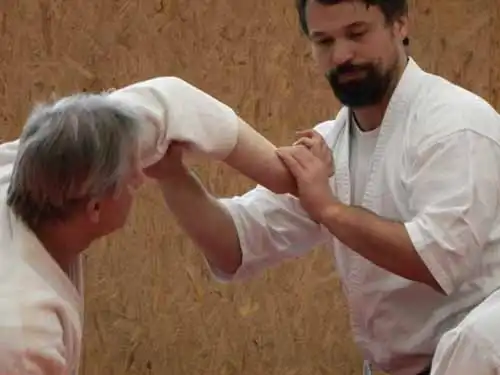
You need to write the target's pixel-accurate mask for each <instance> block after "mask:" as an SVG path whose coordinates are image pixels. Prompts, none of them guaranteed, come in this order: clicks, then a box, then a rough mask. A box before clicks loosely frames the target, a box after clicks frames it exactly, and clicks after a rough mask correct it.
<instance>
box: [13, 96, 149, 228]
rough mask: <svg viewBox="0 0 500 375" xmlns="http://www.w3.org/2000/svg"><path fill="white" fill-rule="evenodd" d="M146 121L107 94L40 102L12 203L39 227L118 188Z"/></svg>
mask: <svg viewBox="0 0 500 375" xmlns="http://www.w3.org/2000/svg"><path fill="white" fill-rule="evenodd" d="M140 124H141V117H140V115H139V113H137V112H135V111H134V110H132V109H131V108H129V107H126V106H124V105H121V104H120V103H118V102H116V101H113V100H111V99H110V98H108V96H107V94H106V93H103V94H85V93H80V94H74V95H71V96H68V97H65V98H62V99H59V100H57V101H55V102H54V103H52V104H50V103H43V104H39V105H37V106H36V107H35V108H34V109H33V111H32V112H31V114H30V115H29V117H28V119H27V121H26V124H25V126H24V128H23V131H22V134H21V136H20V142H19V151H18V154H17V158H16V161H15V163H14V168H13V172H12V178H11V182H10V186H9V189H8V193H7V204H8V205H9V206H10V207H11V208H12V210H13V212H14V213H15V214H16V215H17V216H19V217H20V218H21V219H22V220H23V221H24V222H26V223H27V224H28V225H29V226H30V227H32V228H33V227H36V226H37V225H39V224H40V223H42V222H46V221H54V220H56V221H57V220H64V219H65V218H67V217H68V216H69V215H71V214H72V213H73V212H74V209H75V208H76V207H78V206H80V205H81V204H82V203H86V202H88V200H89V199H92V198H96V197H99V196H102V195H103V194H105V193H107V192H112V191H113V189H116V188H117V187H118V186H119V185H120V183H121V182H122V180H123V178H124V177H125V176H126V174H127V173H128V172H129V171H130V168H131V166H132V164H131V163H132V156H133V155H134V150H136V149H137V148H138V142H139V141H138V138H139V127H140Z"/></svg>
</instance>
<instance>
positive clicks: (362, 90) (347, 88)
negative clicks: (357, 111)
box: [326, 63, 392, 108]
mask: <svg viewBox="0 0 500 375" xmlns="http://www.w3.org/2000/svg"><path fill="white" fill-rule="evenodd" d="M355 72H365V77H363V78H361V79H353V80H351V81H347V82H339V76H341V75H342V74H345V73H355ZM391 72H392V70H391V69H389V70H388V71H387V72H386V73H380V72H379V71H378V70H377V68H376V67H375V66H374V65H372V64H365V65H358V66H356V65H352V64H350V63H346V64H344V65H341V66H339V67H338V68H336V69H332V70H330V71H329V72H328V73H327V74H326V78H327V80H328V83H330V86H331V88H332V89H333V92H334V94H335V96H336V97H337V99H338V100H339V101H340V102H341V103H342V104H344V105H345V106H348V107H351V108H359V107H366V106H370V105H375V104H378V103H380V102H381V101H382V99H383V98H384V96H385V95H386V94H387V92H388V91H389V88H390V86H391V82H392V74H391Z"/></svg>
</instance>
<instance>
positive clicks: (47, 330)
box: [0, 260, 72, 375]
mask: <svg viewBox="0 0 500 375" xmlns="http://www.w3.org/2000/svg"><path fill="white" fill-rule="evenodd" d="M5 263H8V262H5ZM9 268H10V269H6V267H0V269H1V271H2V275H1V277H0V301H1V300H3V301H9V303H0V318H1V319H0V373H17V372H22V373H23V374H32V373H33V374H37V375H38V374H40V375H45V374H47V375H48V374H57V375H58V374H61V375H62V374H63V373H64V374H65V373H67V372H68V370H69V369H70V367H69V366H70V364H71V360H70V359H68V355H69V353H71V349H70V348H67V347H66V344H67V342H66V341H65V338H66V337H67V336H68V332H66V330H67V329H68V327H65V326H64V325H63V322H62V320H61V314H60V311H61V307H60V306H61V303H60V299H59V297H58V296H57V294H56V293H55V291H53V290H52V289H51V288H49V287H47V286H46V284H45V283H44V282H43V280H41V279H39V278H37V276H36V274H35V273H34V272H33V271H30V269H28V268H27V267H26V266H24V265H23V264H22V263H21V264H20V263H19V262H17V261H15V260H12V262H10V266H9ZM70 336H72V335H70ZM16 371H17V372H16Z"/></svg>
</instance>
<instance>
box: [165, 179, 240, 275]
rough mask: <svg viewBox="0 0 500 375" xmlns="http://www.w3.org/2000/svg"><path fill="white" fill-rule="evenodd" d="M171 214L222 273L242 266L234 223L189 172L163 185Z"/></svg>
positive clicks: (233, 270) (220, 205) (230, 271)
mask: <svg viewBox="0 0 500 375" xmlns="http://www.w3.org/2000/svg"><path fill="white" fill-rule="evenodd" d="M160 186H161V190H162V193H163V196H164V199H165V202H166V203H167V205H168V207H169V209H170V211H171V212H172V213H173V215H174V216H175V217H176V220H177V222H178V223H179V225H180V226H181V228H182V229H183V230H184V231H185V232H186V233H187V234H188V236H189V237H190V238H191V239H192V240H193V242H194V243H195V244H196V245H197V246H198V247H199V248H200V249H201V250H202V251H203V253H204V254H205V256H206V258H207V260H208V261H209V262H210V263H211V264H212V265H213V266H215V267H216V268H218V269H219V270H221V271H223V272H225V273H228V274H232V273H234V272H235V271H236V270H237V269H238V267H239V266H240V264H241V250H240V245H239V240H238V234H237V231H236V227H235V225H234V221H233V219H232V218H231V216H230V214H229V213H228V212H227V211H226V209H225V208H224V207H223V206H222V204H220V203H219V202H218V200H217V199H216V198H215V197H213V196H212V195H211V194H210V193H209V192H207V191H206V189H205V188H204V187H203V185H202V184H201V182H199V180H198V179H197V177H196V176H195V175H194V174H193V173H192V172H189V171H185V173H184V174H183V175H177V176H175V177H173V176H169V178H168V180H164V181H160Z"/></svg>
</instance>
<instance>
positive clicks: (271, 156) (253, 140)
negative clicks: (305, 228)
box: [224, 119, 297, 195]
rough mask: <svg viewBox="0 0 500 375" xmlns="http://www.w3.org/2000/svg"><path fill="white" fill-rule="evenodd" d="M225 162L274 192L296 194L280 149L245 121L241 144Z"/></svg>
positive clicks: (239, 142)
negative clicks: (278, 150) (277, 149)
mask: <svg viewBox="0 0 500 375" xmlns="http://www.w3.org/2000/svg"><path fill="white" fill-rule="evenodd" d="M224 162H225V163H226V164H228V165H229V166H231V167H232V168H234V169H236V170H237V171H239V172H240V173H242V174H244V175H245V176H247V177H249V178H250V179H252V180H253V181H255V182H257V183H258V184H260V185H262V186H264V187H266V188H268V189H269V190H271V191H272V192H274V193H277V194H284V193H290V194H293V195H296V192H297V186H296V183H295V179H294V178H293V175H292V174H291V173H290V171H289V170H288V168H287V167H286V166H285V164H284V163H283V161H282V160H281V159H280V158H279V156H278V155H277V153H276V147H275V146H274V145H273V144H272V143H271V142H270V141H269V140H267V139H266V138H265V137H264V136H263V135H261V134H260V133H258V132H257V131H256V130H255V129H254V128H252V127H251V126H250V125H248V124H247V123H246V122H245V121H243V120H242V119H240V120H239V132H238V142H237V144H236V146H235V148H234V149H233V151H232V152H231V153H230V154H229V155H228V157H227V158H226V159H225V160H224Z"/></svg>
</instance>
